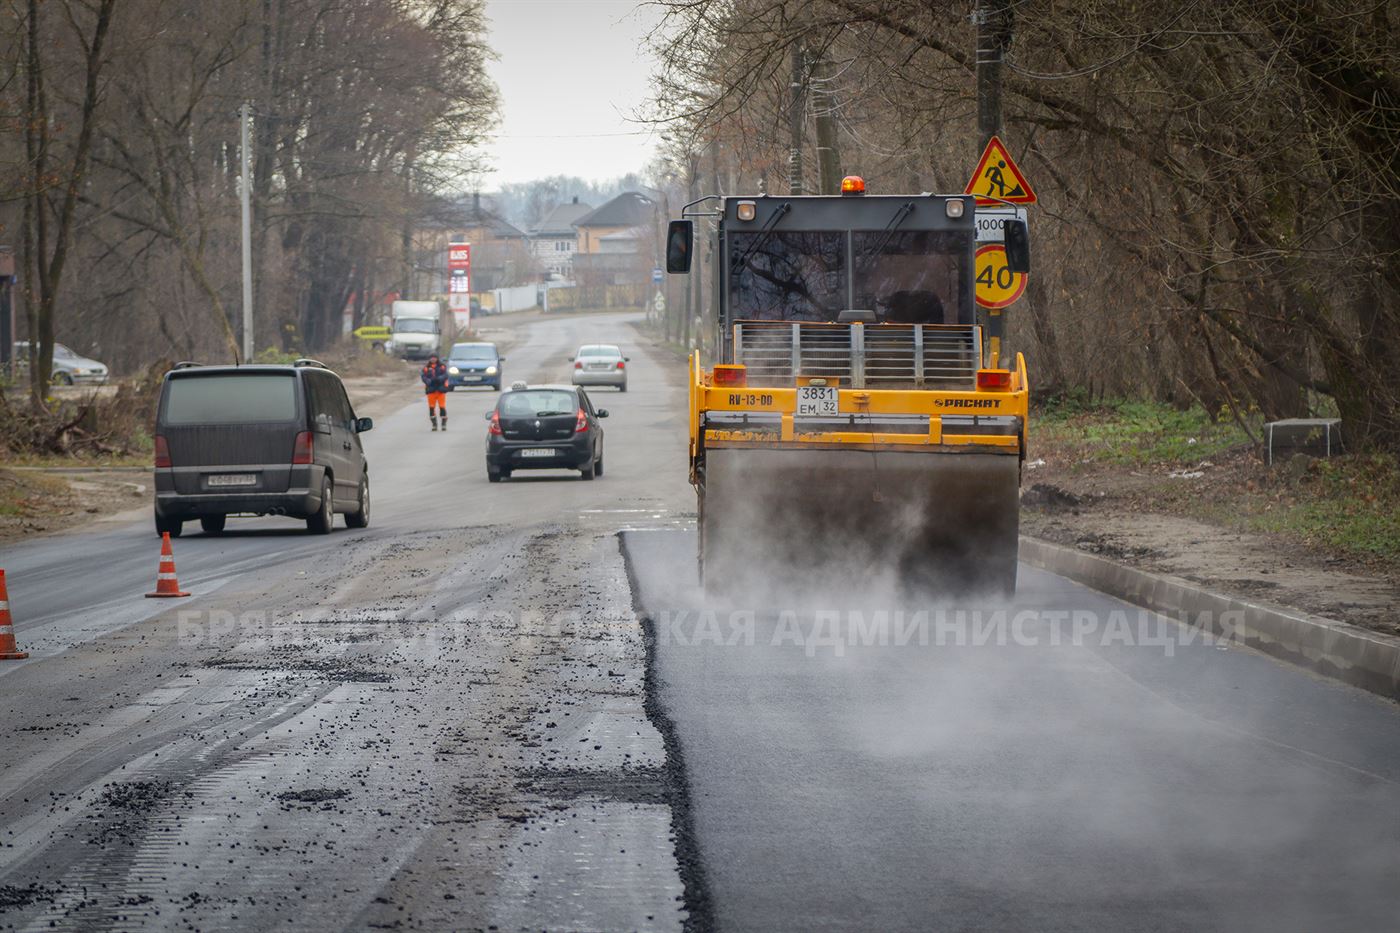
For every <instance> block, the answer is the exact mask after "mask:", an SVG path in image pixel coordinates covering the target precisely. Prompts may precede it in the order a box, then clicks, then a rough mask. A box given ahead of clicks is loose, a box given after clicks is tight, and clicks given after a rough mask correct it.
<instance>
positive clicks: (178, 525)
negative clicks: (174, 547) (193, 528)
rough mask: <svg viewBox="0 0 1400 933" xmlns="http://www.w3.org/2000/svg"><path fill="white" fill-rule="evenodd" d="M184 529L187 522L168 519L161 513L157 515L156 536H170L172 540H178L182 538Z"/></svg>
mask: <svg viewBox="0 0 1400 933" xmlns="http://www.w3.org/2000/svg"><path fill="white" fill-rule="evenodd" d="M184 527H185V522H184V520H183V519H179V518H166V517H165V516H163V515H161V514H160V513H159V512H157V513H156V534H158V535H165V534H168V535H170V537H172V538H178V537H180V532H181V530H182V529H184Z"/></svg>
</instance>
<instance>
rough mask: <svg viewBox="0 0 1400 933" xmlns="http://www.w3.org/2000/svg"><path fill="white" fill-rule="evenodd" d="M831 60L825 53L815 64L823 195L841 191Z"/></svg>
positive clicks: (814, 102)
mask: <svg viewBox="0 0 1400 933" xmlns="http://www.w3.org/2000/svg"><path fill="white" fill-rule="evenodd" d="M831 82H832V75H831V63H830V62H829V61H828V60H827V59H826V57H825V56H822V57H821V58H819V59H817V61H815V62H813V64H812V111H813V114H814V115H815V117H816V124H817V169H818V172H819V174H820V175H821V193H822V194H840V193H841V152H840V150H839V149H838V148H837V144H836V95H835V93H833V92H832V87H831Z"/></svg>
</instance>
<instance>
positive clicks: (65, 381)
mask: <svg viewBox="0 0 1400 933" xmlns="http://www.w3.org/2000/svg"><path fill="white" fill-rule="evenodd" d="M14 360H15V362H16V363H17V364H18V365H20V366H28V365H29V341H27V340H21V341H19V342H18V343H16V344H15V355H14ZM52 379H53V382H54V384H55V385H62V386H71V385H79V384H84V383H86V384H89V385H101V384H102V383H104V382H106V381H107V367H106V365H104V364H102V363H99V362H97V360H90V359H88V358H87V357H85V356H79V355H78V354H76V353H74V352H73V351H72V350H70V349H68V348H67V347H65V346H64V345H63V344H61V343H56V344H54V345H53V375H52Z"/></svg>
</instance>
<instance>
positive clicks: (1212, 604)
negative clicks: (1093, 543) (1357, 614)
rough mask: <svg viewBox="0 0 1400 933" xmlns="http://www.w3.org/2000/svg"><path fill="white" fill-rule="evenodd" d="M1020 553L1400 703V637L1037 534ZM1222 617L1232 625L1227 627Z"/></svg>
mask: <svg viewBox="0 0 1400 933" xmlns="http://www.w3.org/2000/svg"><path fill="white" fill-rule="evenodd" d="M1020 558H1021V560H1022V561H1024V562H1025V563H1027V564H1029V565H1031V566H1032V567H1037V568H1039V569H1041V570H1048V571H1050V572H1051V573H1054V574H1058V575H1060V576H1062V577H1067V578H1068V579H1070V580H1073V581H1074V582H1076V583H1082V584H1083V585H1085V586H1087V587H1090V588H1092V589H1095V590H1098V591H1099V592H1101V593H1106V594H1108V595H1109V596H1113V597H1115V598H1117V599H1121V600H1123V601H1124V602H1129V603H1132V604H1133V605H1135V606H1141V607H1142V608H1144V609H1150V610H1152V611H1153V612H1159V613H1161V614H1163V615H1166V616H1169V617H1172V618H1178V619H1186V620H1195V623H1193V624H1198V623H1200V622H1204V623H1205V625H1206V626H1208V627H1209V629H1210V630H1211V632H1212V634H1216V635H1224V634H1229V635H1232V636H1233V637H1236V638H1239V639H1240V640H1241V641H1242V642H1244V644H1246V645H1248V646H1249V647H1251V648H1254V649H1255V650H1257V651H1262V652H1263V653H1265V654H1267V655H1271V656H1272V657H1275V658H1278V659H1280V660H1282V661H1287V662H1289V663H1290V664H1296V665H1298V666H1299V667H1303V668H1307V669H1308V670H1310V671H1313V672H1315V673H1318V674H1321V675H1322V676H1324V677H1330V678H1332V679H1334V680H1339V681H1341V682H1342V683H1345V684H1350V685H1351V686H1353V687H1360V688H1361V689H1362V690H1367V691H1370V692H1371V693H1376V694H1379V695H1381V696H1383V697H1386V698H1388V699H1392V700H1400V638H1393V637H1391V636H1388V635H1382V634H1380V633H1379V632H1372V631H1368V630H1366V629H1363V628H1358V627H1356V626H1354V625H1348V624H1346V623H1345V622H1334V621H1332V620H1331V619H1323V618H1320V617H1318V616H1310V615H1306V614H1304V613H1301V612H1295V611H1291V610H1285V609H1279V608H1275V607H1272V606H1265V605H1261V604H1259V603H1254V602H1250V601H1248V600H1243V599H1236V598H1233V597H1230V596H1221V595H1220V594H1218V593H1212V592H1209V591H1207V590H1203V589H1201V588H1200V587H1198V586H1196V585H1195V584H1194V583H1191V582H1190V581H1188V580H1183V579H1181V578H1180V577H1170V576H1164V575H1161V574H1155V573H1148V572H1147V571H1144V570H1137V569H1136V568H1133V567H1125V566H1123V565H1122V564H1116V563H1114V562H1112V561H1109V560H1105V559H1104V558H1102V557H1096V556H1094V555H1093V554H1086V553H1084V552H1082V551H1077V550H1075V549H1074V548H1068V547H1062V546H1060V545H1058V544H1051V543H1049V542H1048V541H1041V540H1039V539H1037V538H1027V537H1022V538H1021V547H1020ZM1227 613H1228V614H1229V615H1226V614H1227ZM1222 619H1228V620H1230V623H1229V624H1226V625H1222V621H1221V620H1222ZM1226 628H1229V629H1230V631H1229V632H1226V631H1225V629H1226Z"/></svg>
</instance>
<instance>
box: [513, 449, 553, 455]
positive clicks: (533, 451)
mask: <svg viewBox="0 0 1400 933" xmlns="http://www.w3.org/2000/svg"><path fill="white" fill-rule="evenodd" d="M520 456H522V457H552V456H554V450H553V449H552V448H549V447H531V448H529V449H527V450H522V451H521V452H520Z"/></svg>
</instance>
